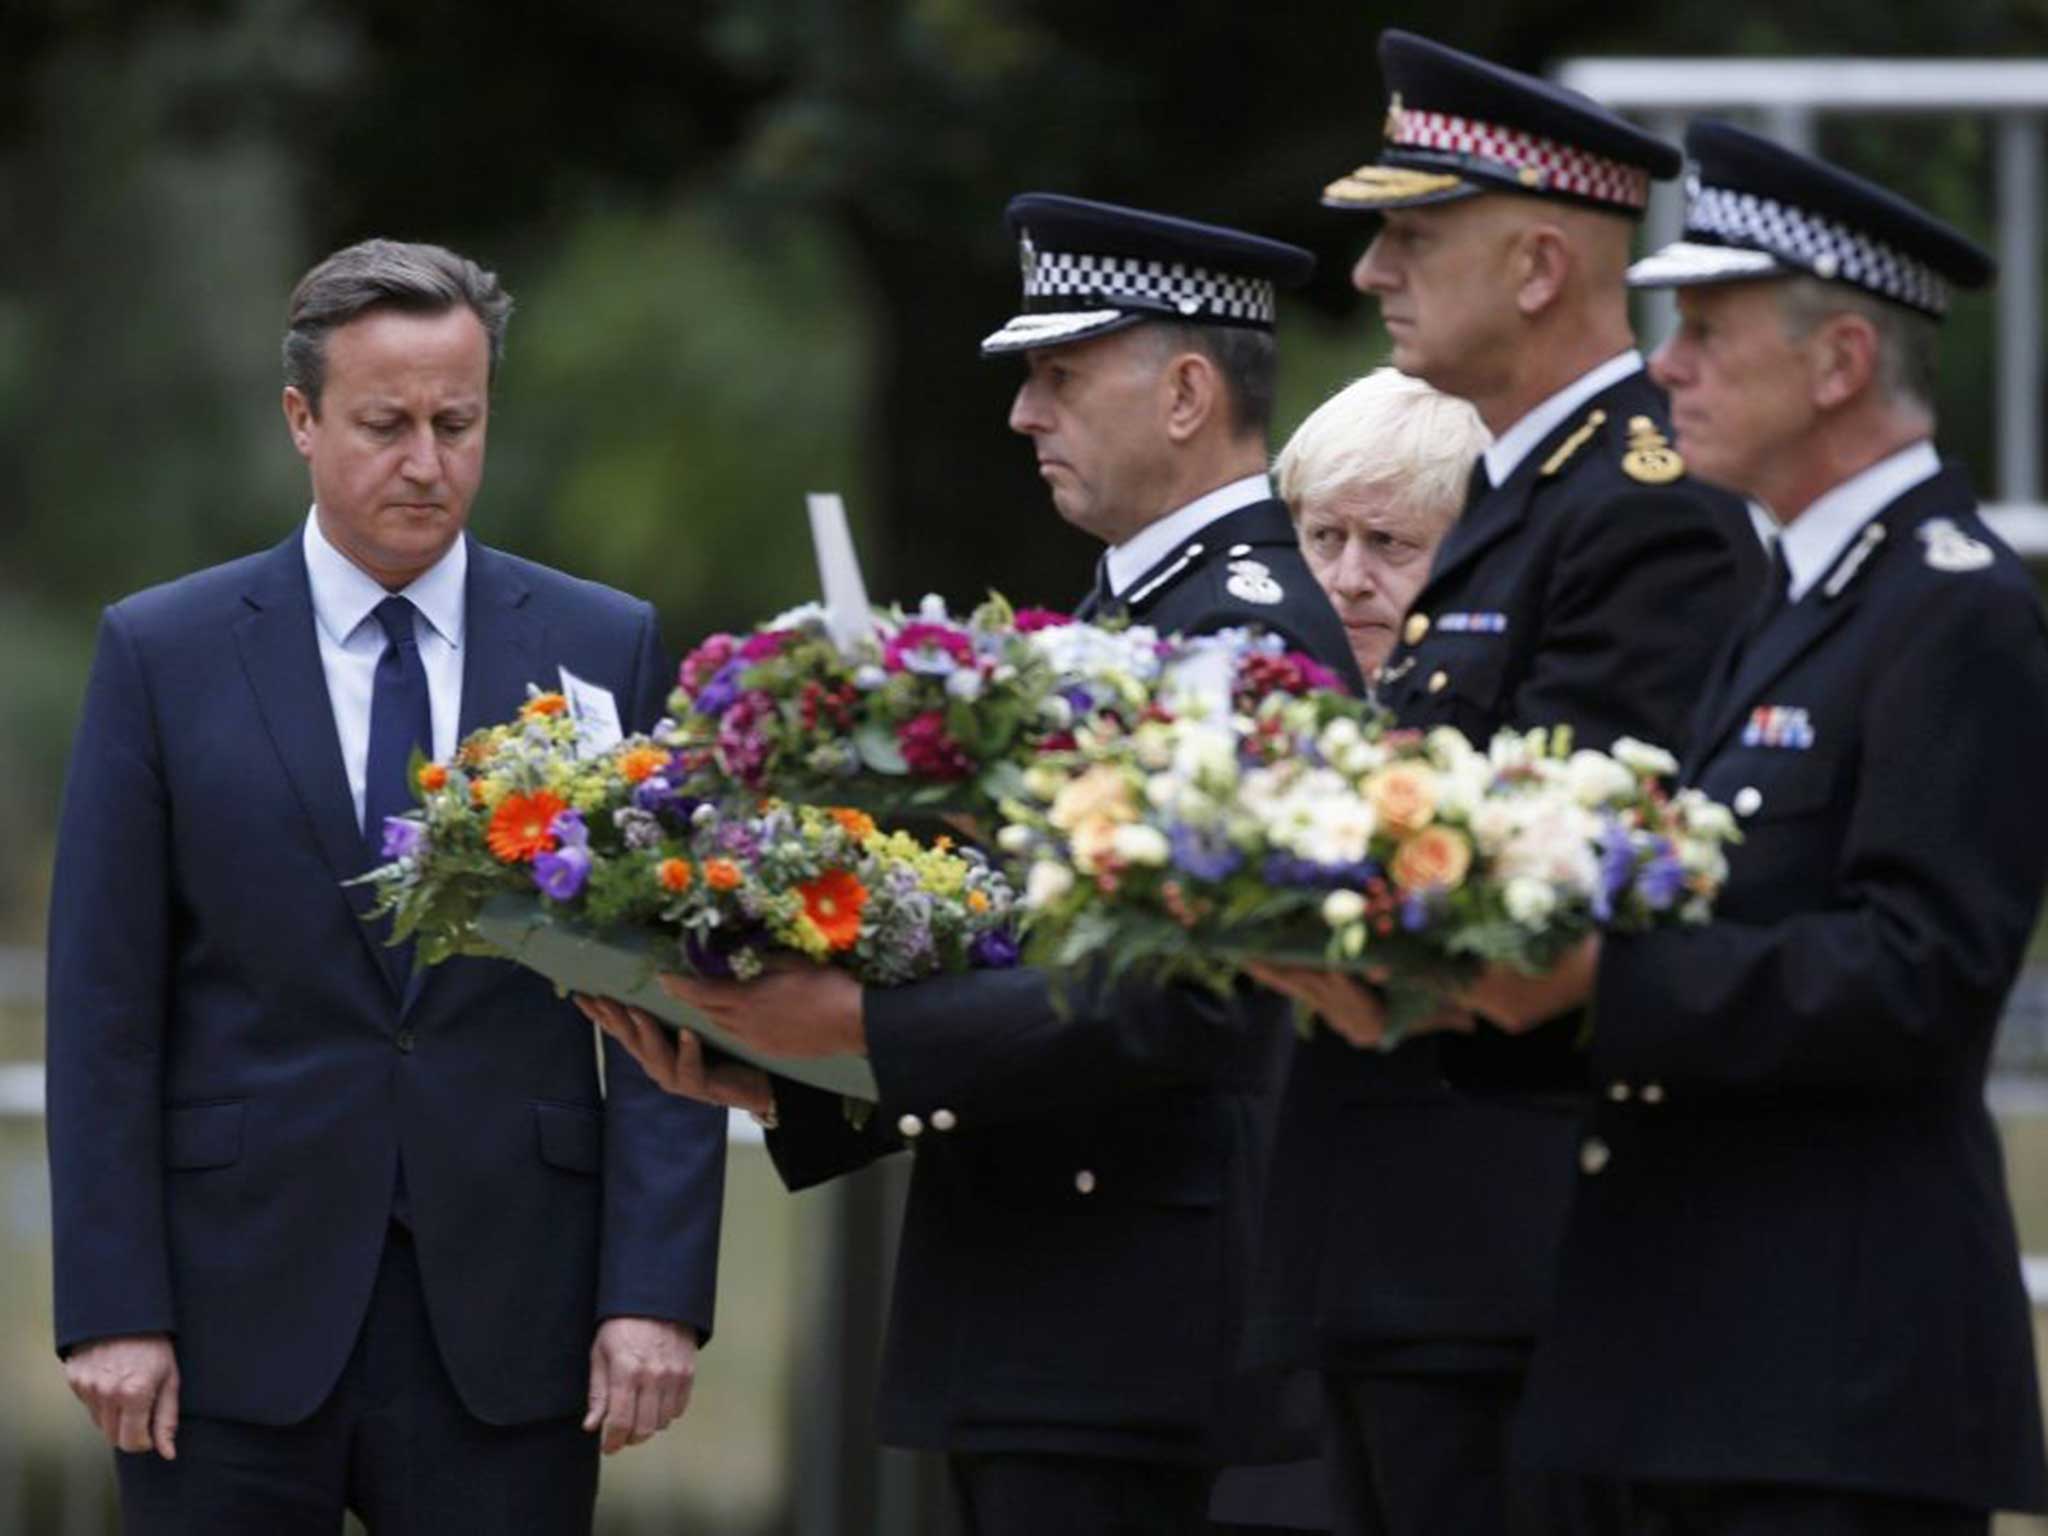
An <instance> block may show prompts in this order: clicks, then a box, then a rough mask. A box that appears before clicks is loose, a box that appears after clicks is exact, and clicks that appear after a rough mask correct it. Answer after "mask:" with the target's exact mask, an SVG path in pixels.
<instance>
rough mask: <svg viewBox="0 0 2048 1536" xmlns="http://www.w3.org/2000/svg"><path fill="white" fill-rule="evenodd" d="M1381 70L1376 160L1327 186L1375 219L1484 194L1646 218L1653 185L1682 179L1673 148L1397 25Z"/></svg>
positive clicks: (1329, 194)
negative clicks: (1383, 95)
mask: <svg viewBox="0 0 2048 1536" xmlns="http://www.w3.org/2000/svg"><path fill="white" fill-rule="evenodd" d="M1380 73H1381V74H1382V75H1383V76H1384V77H1385V79H1386V84H1387V89H1388V90H1389V91H1391V92H1392V93H1393V95H1392V99H1391V100H1390V101H1389V102H1388V104H1387V118H1386V124H1385V130H1384V136H1385V143H1384V145H1383V146H1382V148H1381V151H1380V158H1379V160H1378V161H1377V162H1375V163H1374V164H1372V165H1365V166H1360V167H1359V168H1358V169H1357V170H1355V171H1353V172H1352V173H1351V174H1350V175H1349V176H1345V177H1342V178H1340V179H1338V180H1336V181H1333V182H1331V183H1330V185H1329V186H1327V187H1325V188H1324V189H1323V202H1324V203H1325V204H1326V205H1327V206H1329V207H1332V208H1355V209H1362V210H1364V211H1366V212H1369V213H1377V212H1379V211H1381V210H1383V209H1387V208H1414V207H1420V206H1422V205H1424V204H1428V203H1446V202H1450V201H1453V200H1454V199H1457V198H1461V197H1472V196H1474V195H1476V194H1478V193H1480V192H1488V191H1513V192H1523V193H1527V194H1529V195H1531V196H1534V197H1548V198H1556V199H1558V200H1560V201H1563V202H1570V203H1578V204H1582V205H1584V206H1586V207H1590V208H1599V209H1602V210H1604V211H1606V212H1610V213H1619V214H1623V215H1626V216H1627V217H1630V218H1639V217H1641V216H1642V213H1643V210H1644V209H1645V208H1646V207H1647V206H1648V205H1649V200H1650V183H1651V182H1652V181H1668V180H1670V179H1671V178H1672V177H1674V176H1676V175H1677V174H1678V170H1679V166H1680V165H1681V164H1682V158H1681V156H1680V155H1679V153H1678V150H1677V148H1676V147H1674V146H1673V145H1670V144H1667V143H1665V142H1664V140H1662V139H1660V138H1658V137H1656V136H1655V135H1654V134H1649V133H1645V132H1643V130H1642V129H1640V128H1638V127H1636V126H1635V125H1634V124H1633V123H1631V122H1629V121H1627V120H1626V119H1625V118H1622V117H1618V116H1616V115H1615V114H1614V113H1612V112H1610V111H1608V110H1607V108H1605V107H1603V106H1601V105H1600V104H1599V103H1598V102H1596V101H1594V100H1593V99H1592V98H1591V97H1589V96H1582V95H1580V94H1579V93H1578V92H1577V91H1571V90H1566V89H1565V88H1564V87H1563V86H1559V85H1553V84H1551V83H1550V82H1549V81H1547V80H1539V79H1537V78H1536V77H1535V76H1533V75H1525V74H1521V73H1519V72H1518V71H1516V70H1512V69H1504V68H1502V67H1501V66H1500V65H1498V64H1493V63H1489V62H1488V61H1487V60H1485V59H1481V58H1476V57H1474V56H1473V55H1472V54H1469V53H1461V52H1459V51H1458V50H1457V49H1456V48H1447V47H1445V46H1444V45H1443V44H1442V43H1436V42H1431V41H1430V40H1429V39H1428V38H1426V37H1417V36H1416V35H1415V34H1414V33H1412V32H1402V31H1398V30H1395V29H1392V28H1389V29H1388V30H1387V31H1385V32H1382V33H1381V34H1380Z"/></svg>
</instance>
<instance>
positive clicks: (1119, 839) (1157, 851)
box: [1110, 822, 1172, 869]
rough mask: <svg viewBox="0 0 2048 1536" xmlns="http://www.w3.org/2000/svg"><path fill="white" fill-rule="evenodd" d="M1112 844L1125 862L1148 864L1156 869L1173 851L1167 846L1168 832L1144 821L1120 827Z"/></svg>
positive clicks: (1118, 855) (1117, 854)
mask: <svg viewBox="0 0 2048 1536" xmlns="http://www.w3.org/2000/svg"><path fill="white" fill-rule="evenodd" d="M1110 846H1111V847H1113V848H1114V849H1115V850H1116V856H1117V857H1118V858H1119V859H1121V860H1122V861H1123V862H1124V863H1126V864H1141V865H1148V866H1150V867H1152V868H1155V869H1156V868H1158V867H1159V866H1160V865H1162V864H1164V863H1165V862H1166V860H1167V857H1168V855H1169V854H1170V853H1171V852H1172V850H1171V849H1170V848H1169V847H1168V846H1167V842H1166V834H1165V833H1164V832H1161V831H1160V830H1159V829H1158V828H1157V827H1148V826H1146V825H1145V824H1144V823H1143V822H1132V823H1130V824H1128V825H1125V826H1121V827H1118V828H1117V829H1116V836H1115V837H1114V838H1113V839H1112V840H1111V844H1110Z"/></svg>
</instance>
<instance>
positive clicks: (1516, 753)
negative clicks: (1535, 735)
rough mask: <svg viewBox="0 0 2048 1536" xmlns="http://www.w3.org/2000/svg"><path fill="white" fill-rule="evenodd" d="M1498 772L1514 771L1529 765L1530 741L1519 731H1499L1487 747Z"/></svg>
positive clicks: (1488, 755) (1487, 753)
mask: <svg viewBox="0 0 2048 1536" xmlns="http://www.w3.org/2000/svg"><path fill="white" fill-rule="evenodd" d="M1486 755H1487V757H1488V758H1489V759H1490V760H1491V761H1492V763H1493V767H1494V771H1495V772H1496V773H1512V772H1514V771H1515V770H1516V769H1518V768H1526V767H1528V766H1529V759H1530V757H1531V755H1532V754H1531V753H1530V751H1529V743H1528V740H1527V738H1525V737H1524V736H1523V735H1522V733H1521V732H1519V731H1501V732H1498V733H1497V734H1496V735H1495V736H1494V738H1493V741H1492V743H1491V744H1490V745H1488V747H1487V749H1486Z"/></svg>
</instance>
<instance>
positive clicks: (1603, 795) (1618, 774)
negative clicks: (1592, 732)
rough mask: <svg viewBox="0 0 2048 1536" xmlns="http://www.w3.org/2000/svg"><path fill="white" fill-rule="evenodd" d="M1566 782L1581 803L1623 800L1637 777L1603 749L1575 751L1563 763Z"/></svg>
mask: <svg viewBox="0 0 2048 1536" xmlns="http://www.w3.org/2000/svg"><path fill="white" fill-rule="evenodd" d="M1565 783H1566V784H1567V785H1568V786H1569V787H1570V789H1571V793H1572V798H1573V799H1574V800H1576V801H1578V802H1579V804H1581V805H1583V806H1589V807H1590V806H1599V805H1607V804H1609V803H1610V802H1612V801H1616V800H1625V799H1627V798H1628V797H1629V796H1630V795H1633V794H1634V793H1635V790H1636V776H1635V775H1634V774H1633V773H1630V772H1629V771H1628V769H1626V768H1624V767H1623V766H1622V765H1621V764H1620V763H1618V762H1616V761H1615V760H1614V759H1613V758H1611V757H1609V756H1608V755H1607V754H1606V753H1604V752H1587V751H1579V752H1574V753H1573V754H1572V755H1571V757H1570V758H1569V759H1567V760H1566V762H1565Z"/></svg>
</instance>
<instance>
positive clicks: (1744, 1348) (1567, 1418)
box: [1522, 470, 2048, 1510]
mask: <svg viewBox="0 0 2048 1536" xmlns="http://www.w3.org/2000/svg"><path fill="white" fill-rule="evenodd" d="M1943 519H1946V520H1947V521H1946V524H1943V523H1942V521H1941V520H1943ZM1873 529H1881V530H1882V535H1881V537H1879V536H1877V535H1874V534H1872V532H1871V530H1873ZM1874 537H1875V538H1877V542H1876V543H1875V544H1874V545H1873V544H1870V543H1869V540H1870V539H1871V538H1874ZM1959 557H1960V558H1959ZM2044 763H2048V630H2044V624H2043V618H2042V613H2041V608H2040V604H2039V601H2038V599H2037V597H2036V595H2035V591H2034V587H2033V583H2032V581H2031V580H2030V578H2029V576H2028V574H2027V572H2026V570H2025V569H2024V568H2023V567H2022V566H2021V565H2020V563H2019V562H2018V561H2017V560H2016V559H2015V558H2014V557H2013V555H2012V553H2011V552H2010V551H2009V550H2007V549H2006V548H2005V547H2004V546H2003V545H2001V544H1999V543H1998V542H1997V541H1996V539H1995V538H1994V537H1993V536H1992V535H1991V534H1989V533H1988V532H1987V531H1986V530H1985V528H1984V527H1983V525H1982V524H1981V523H1980V522H1979V521H1978V519H1977V516H1976V512H1975V510H1974V503H1973V500H1972V497H1971V495H1970V492H1969V489H1968V486H1967V485H1966V484H1965V483H1964V481H1963V478H1962V476H1961V475H1960V474H1958V473H1956V472H1955V471H1953V470H1944V471H1942V472H1941V473H1940V474H1939V475H1937V476H1936V477H1935V478H1934V479H1932V480H1929V481H1926V482H1924V483H1922V484H1921V485H1919V486H1917V487H1915V488H1913V489H1912V490H1910V491H1908V492H1906V493H1905V494H1904V495H1903V496H1901V497H1899V498H1898V499H1897V500H1895V501H1894V502H1893V503H1892V504H1891V505H1890V506H1889V507H1887V508H1886V509H1884V510H1883V511H1882V512H1881V513H1879V514H1878V516H1877V517H1876V518H1875V519H1874V520H1873V522H1872V523H1870V524H1867V525H1866V526H1865V538H1864V539H1863V540H1861V541H1858V542H1857V543H1852V544H1851V546H1850V547H1849V548H1848V550H1846V551H1845V552H1844V554H1843V555H1842V556H1841V557H1840V558H1839V559H1838V560H1837V562H1836V564H1835V565H1834V566H1833V568H1832V571H1831V574H1830V575H1829V576H1828V577H1826V578H1824V579H1823V580H1822V581H1821V582H1820V583H1818V584H1817V585H1816V586H1815V587H1814V588H1813V590H1811V591H1810V592H1808V593H1807V594H1806V595H1805V596H1804V597H1803V598H1802V599H1801V600H1800V601H1799V602H1797V603H1794V604H1792V605H1790V606H1789V607H1787V608H1785V609H1784V610H1783V611H1782V612H1780V613H1779V614H1778V615H1777V617H1776V618H1775V619H1774V620H1773V621H1772V622H1771V623H1770V624H1769V625H1768V626H1767V627H1765V628H1764V629H1763V630H1762V631H1760V633H1759V634H1758V635H1757V636H1756V637H1755V638H1754V639H1752V640H1750V641H1749V642H1748V643H1747V644H1746V645H1743V646H1742V647H1741V648H1740V654H1739V657H1738V656H1730V657H1729V658H1726V659H1724V661H1723V663H1722V665H1721V666H1720V667H1719V669H1718V672H1717V676H1716V679H1715V681H1714V683H1713V684H1712V686H1711V687H1710V688H1709V689H1708V690H1707V691H1706V694H1705V696H1704V698H1703V700H1702V706H1701V710H1700V712H1699V714H1698V716H1697V726H1696V729H1695V732H1694V734H1693V736H1692V739H1691V746H1690V751H1689V753H1688V756H1687V766H1686V778H1687V780H1688V781H1689V782H1691V783H1693V784H1696V785H1698V786H1699V787H1700V788H1702V789H1703V790H1705V791H1706V793H1707V794H1709V795H1711V796H1713V797H1714V798H1715V799H1717V800H1720V801H1722V802H1723V803H1725V804H1729V805H1732V806H1734V807H1735V808H1736V809H1737V810H1738V811H1747V812H1748V813H1749V814H1747V815H1746V816H1743V817H1742V818H1741V820H1742V829H1743V832H1744V836H1745V841H1744V842H1743V843H1742V844H1741V845H1740V846H1738V847H1736V848H1735V849H1733V850H1732V852H1731V855H1730V873H1729V879H1728V883H1727V886H1726V888H1725V889H1724V891H1723V892H1722V896H1721V900H1720V904H1719V909H1718V914H1717V917H1716V920H1715V921H1714V922H1713V923H1712V924H1711V925H1709V926H1706V927H1701V928H1690V929H1674V930H1669V931H1664V932H1659V933H1654V934H1647V935H1641V936H1631V937H1613V938H1610V939H1609V940H1608V941H1607V944H1606V947H1605V950H1604V953H1603V958H1602V962H1601V967H1600V976H1599V983H1598V989H1597V993H1596V997H1595V1002H1594V1032H1593V1039H1592V1045H1591V1058H1590V1065H1591V1068H1592V1071H1593V1073H1594V1074H1595V1083H1596V1086H1597V1087H1599V1088H1600V1089H1601V1090H1602V1092H1601V1095H1600V1098H1601V1102H1600V1105H1599V1108H1598V1109H1597V1111H1596V1112H1595V1113H1594V1115H1593V1118H1592V1120H1591V1122H1590V1124H1589V1126H1588V1130H1587V1135H1586V1139H1585V1142H1584V1145H1583V1148H1582V1151H1581V1161H1580V1168H1581V1169H1582V1170H1583V1173H1582V1176H1581V1179H1580V1182H1579V1188H1578V1192H1577V1196H1576V1199H1575V1203H1574V1209H1573V1212H1572V1216H1571V1222H1570V1226H1569V1228H1568V1232H1567V1236H1566V1240H1565V1244H1564V1254H1563V1259H1562V1265H1561V1270H1560V1279H1559V1294H1558V1302H1557V1314H1556V1318H1555V1322H1554V1326H1553V1328H1552V1330H1551V1331H1550V1332H1549V1333H1548V1334H1547V1335H1546V1336H1545V1338H1544V1340H1543V1342H1542V1344H1541V1345H1540V1347H1539V1349H1538V1351H1537V1356H1536V1361H1535V1364H1534V1367H1533V1369H1532V1372H1531V1376H1530V1381H1529V1387H1528V1395H1527V1397H1526V1398H1525V1402H1524V1408H1525V1413H1524V1421H1523V1440H1522V1449H1523V1451H1524V1453H1525V1454H1526V1455H1527V1456H1528V1457H1529V1458H1530V1459H1533V1460H1535V1461H1537V1462H1539V1463H1542V1464H1548V1465H1557V1466H1564V1467H1571V1468H1580V1469H1585V1470H1588V1471H1596V1472H1601V1473H1606V1474H1612V1475H1619V1476H1624V1477H1628V1478H1634V1479H1673V1480H1681V1481H1706V1482H1718V1481H1741V1482H1751V1483H1754V1482H1780V1483H1794V1484H1810V1485H1820V1486H1825V1487H1829V1488H1837V1489H1849V1490H1860V1491H1864V1492H1869V1493H1891V1494H1897V1495H1905V1496H1911V1497H1916V1498H1921V1499H1931V1500H1942V1501H1947V1502H1951V1503H1955V1504H1960V1505H1964V1506H1967V1507H1971V1508H1978V1509H1985V1508H2015V1509H2036V1510H2038V1509H2041V1508H2044V1507H2048V1475H2044V1471H2043V1465H2042V1430H2041V1418H2040V1411H2039V1398H2038V1394H2037V1390H2036V1386H2035V1379H2034V1369H2033V1340H2032V1336H2031V1331H2030V1326H2029V1314H2028V1306H2027V1298H2026V1296H2025V1294H2024V1291H2023V1288H2022V1285H2021V1278H2020V1271H2019V1265H2018V1259H2017V1253H2016V1245H2015V1241H2014V1235H2013V1229H2012V1224H2011V1217H2010V1215H2009V1211H2008V1207H2007V1201H2006V1189H2005V1180H2004V1177H2003V1173H2002V1169H2001V1163H2000V1156H1999V1147H1998V1141H1997V1137H1996V1133H1995V1131H1994V1130H1993V1127H1992V1123H1991V1120H1990V1117H1989V1114H1988V1113H1987V1111H1986V1108H1985V1104H1984V1077H1985V1069H1986V1059H1987V1056H1988V1054H1989V1052H1990V1049H1991V1042H1992V1034H1993V1031H1994V1029H1995V1027H1996V1024H1997V1020H1998V1016H1999V1011H2000V1008H2001V1005H2002V1003H2003V1000H2004V998H2005V995H2006V992H2007V989H2008V988H2009V987H2010V985H2011V983H2012V980H2013V977H2014V974H2015V972H2016V971H2017V969H2018V967H2019V964H2020V961H2021V958H2022V955H2023V952H2024V950H2025V947H2026V944H2027V939H2028V935H2029V933H2030V932H2031V930H2032V926H2033V922H2034V918H2035V912H2036V909H2037V907H2038V905H2039V901H2040V896H2041V891H2042V884H2043V880H2044V878H2048V818H2044V817H2043V816H2042V815H2041V814H2040V786H2041V775H2042V765H2043V764H2044Z"/></svg>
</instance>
